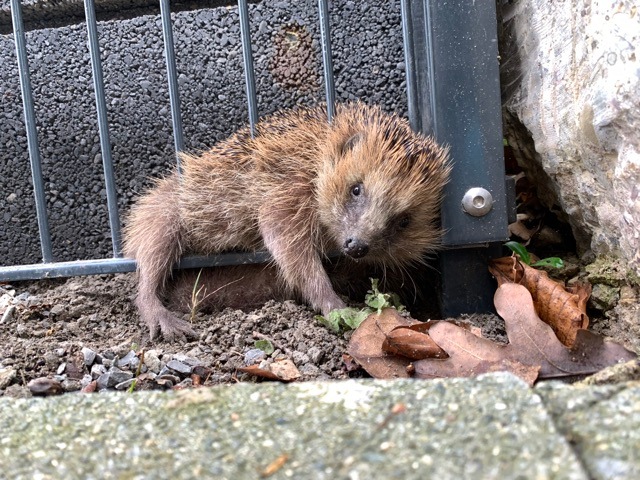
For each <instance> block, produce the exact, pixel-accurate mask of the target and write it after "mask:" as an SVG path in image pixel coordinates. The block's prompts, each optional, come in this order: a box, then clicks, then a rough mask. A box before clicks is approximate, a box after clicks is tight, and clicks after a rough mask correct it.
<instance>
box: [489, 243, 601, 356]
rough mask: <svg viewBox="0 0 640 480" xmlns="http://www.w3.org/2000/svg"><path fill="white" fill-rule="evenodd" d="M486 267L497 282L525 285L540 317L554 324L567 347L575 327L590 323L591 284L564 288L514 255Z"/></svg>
mask: <svg viewBox="0 0 640 480" xmlns="http://www.w3.org/2000/svg"><path fill="white" fill-rule="evenodd" d="M489 271H490V272H491V274H492V275H493V276H494V277H496V280H498V285H502V284H503V283H505V282H513V283H518V284H521V285H524V286H525V287H526V288H527V290H529V292H530V293H531V297H532V298H533V302H534V304H535V309H536V312H537V313H538V315H539V316H540V318H541V319H542V320H543V321H544V322H545V323H547V324H549V325H550V326H551V328H553V331H554V332H555V333H556V335H557V337H558V339H560V341H561V342H562V343H563V344H564V345H566V346H567V347H571V346H572V345H573V344H574V342H575V340H576V334H577V332H578V330H580V329H586V328H587V327H588V326H589V317H588V316H587V311H586V308H587V300H588V299H589V295H591V285H590V284H588V283H584V284H579V285H576V287H574V288H572V289H571V291H567V289H565V287H564V286H563V285H562V284H560V283H558V282H556V281H554V280H552V279H550V278H549V276H548V275H547V273H546V272H544V271H542V270H537V269H535V268H532V267H530V266H528V265H525V264H524V263H522V262H520V261H519V260H518V258H517V257H516V256H511V257H502V258H497V259H495V260H492V261H491V262H490V263H489Z"/></svg>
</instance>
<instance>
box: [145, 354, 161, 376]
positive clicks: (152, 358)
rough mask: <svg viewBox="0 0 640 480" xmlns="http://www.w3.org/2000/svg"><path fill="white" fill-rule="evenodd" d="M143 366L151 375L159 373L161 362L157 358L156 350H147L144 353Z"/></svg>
mask: <svg viewBox="0 0 640 480" xmlns="http://www.w3.org/2000/svg"><path fill="white" fill-rule="evenodd" d="M144 364H145V365H146V366H147V368H148V369H149V371H151V372H153V373H158V372H160V369H161V368H162V362H161V361H160V358H159V356H158V351H157V350H147V351H146V352H144Z"/></svg>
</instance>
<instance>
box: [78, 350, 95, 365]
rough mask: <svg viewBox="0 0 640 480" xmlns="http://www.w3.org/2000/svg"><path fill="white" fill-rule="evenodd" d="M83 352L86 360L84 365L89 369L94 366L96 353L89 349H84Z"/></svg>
mask: <svg viewBox="0 0 640 480" xmlns="http://www.w3.org/2000/svg"><path fill="white" fill-rule="evenodd" d="M81 351H82V356H83V358H84V364H85V365H86V366H87V367H90V366H91V365H93V362H94V361H95V359H96V352H94V351H93V350H91V349H90V348H88V347H82V350H81Z"/></svg>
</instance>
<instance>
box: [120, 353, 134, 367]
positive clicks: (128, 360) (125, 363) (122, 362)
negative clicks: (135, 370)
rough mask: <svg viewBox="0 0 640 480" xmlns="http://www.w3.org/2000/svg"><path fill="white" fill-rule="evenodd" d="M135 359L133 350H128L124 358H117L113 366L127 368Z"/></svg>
mask: <svg viewBox="0 0 640 480" xmlns="http://www.w3.org/2000/svg"><path fill="white" fill-rule="evenodd" d="M135 358H136V352H134V351H133V350H129V352H127V354H126V355H125V356H124V357H122V358H119V359H118V360H117V361H116V362H115V365H116V367H128V366H130V365H131V364H132V362H133V360H134V359H135Z"/></svg>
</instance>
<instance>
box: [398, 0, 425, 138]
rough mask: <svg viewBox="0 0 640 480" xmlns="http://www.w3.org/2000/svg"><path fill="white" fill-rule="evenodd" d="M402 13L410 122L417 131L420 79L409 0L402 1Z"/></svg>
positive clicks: (418, 127)
mask: <svg viewBox="0 0 640 480" xmlns="http://www.w3.org/2000/svg"><path fill="white" fill-rule="evenodd" d="M400 15H401V17H402V44H403V51H404V64H405V67H404V71H405V75H406V79H407V106H408V109H409V123H410V124H411V128H413V129H414V130H415V131H420V127H421V124H420V119H419V117H418V115H419V108H420V107H419V104H418V101H419V100H418V79H417V78H416V71H415V70H416V69H415V52H414V49H413V42H414V38H413V25H412V24H413V19H412V17H411V7H410V6H409V0H401V1H400Z"/></svg>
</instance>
